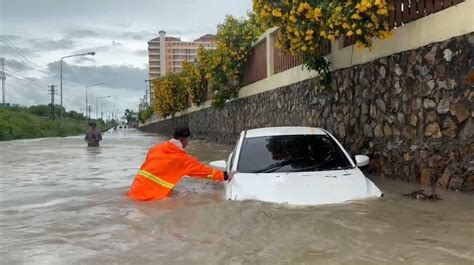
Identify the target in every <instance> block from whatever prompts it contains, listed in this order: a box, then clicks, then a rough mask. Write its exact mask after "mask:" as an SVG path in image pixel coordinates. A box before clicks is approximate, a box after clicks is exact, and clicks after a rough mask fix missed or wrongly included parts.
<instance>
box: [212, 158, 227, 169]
mask: <svg viewBox="0 0 474 265" xmlns="http://www.w3.org/2000/svg"><path fill="white" fill-rule="evenodd" d="M209 165H211V167H214V168H217V169H219V170H226V169H227V162H225V160H217V161H213V162H211V163H209Z"/></svg>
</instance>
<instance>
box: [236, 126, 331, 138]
mask: <svg viewBox="0 0 474 265" xmlns="http://www.w3.org/2000/svg"><path fill="white" fill-rule="evenodd" d="M308 134H309V135H326V132H325V131H324V130H323V129H320V128H314V127H289V126H288V127H267V128H258V129H251V130H247V133H246V135H245V138H255V137H264V136H277V135H308Z"/></svg>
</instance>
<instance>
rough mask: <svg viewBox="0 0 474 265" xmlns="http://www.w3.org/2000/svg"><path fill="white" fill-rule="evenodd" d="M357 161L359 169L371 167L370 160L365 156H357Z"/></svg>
mask: <svg viewBox="0 0 474 265" xmlns="http://www.w3.org/2000/svg"><path fill="white" fill-rule="evenodd" d="M355 161H356V166H357V167H366V166H368V165H369V161H370V158H369V157H368V156H364V155H356V156H355Z"/></svg>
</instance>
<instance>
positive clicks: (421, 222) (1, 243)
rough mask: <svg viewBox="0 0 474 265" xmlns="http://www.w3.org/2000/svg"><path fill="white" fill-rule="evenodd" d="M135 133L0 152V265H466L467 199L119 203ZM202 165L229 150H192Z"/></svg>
mask: <svg viewBox="0 0 474 265" xmlns="http://www.w3.org/2000/svg"><path fill="white" fill-rule="evenodd" d="M162 140H164V139H163V138H161V139H160V138H158V137H156V136H153V135H146V134H142V133H139V132H133V131H130V132H119V133H115V134H105V135H104V141H103V144H102V146H101V147H100V148H95V149H94V148H92V149H91V148H87V147H84V145H85V144H84V142H83V140H82V137H68V138H49V139H38V140H20V141H11V142H0V233H1V234H0V264H473V263H474V197H473V196H472V195H469V194H462V193H456V192H447V191H440V194H441V196H442V198H443V200H441V201H438V202H427V201H414V200H411V199H408V198H405V197H403V196H401V194H403V193H408V192H411V191H413V190H414V189H415V188H417V187H416V186H413V185H409V184H407V183H403V182H397V181H390V180H383V179H375V183H376V184H377V185H379V187H380V188H381V189H382V191H384V193H385V194H386V197H385V198H384V199H382V200H379V201H370V202H358V203H350V204H344V205H332V206H322V207H290V206H285V205H275V204H269V203H262V202H233V201H225V200H223V199H222V197H223V193H224V192H223V186H222V185H221V184H219V183H214V182H209V181H202V180H193V179H185V180H184V181H182V182H181V184H180V185H179V186H178V187H177V191H176V192H175V193H174V194H173V197H171V198H168V199H166V200H164V201H159V202H145V203H143V202H142V203H138V202H133V201H130V200H128V199H127V197H125V193H126V192H127V190H128V188H129V186H130V184H131V182H132V181H133V177H134V175H135V173H136V172H137V169H138V167H139V166H140V164H141V163H142V161H143V159H144V158H145V155H146V152H147V150H148V148H149V147H151V146H152V145H153V144H154V143H156V142H159V141H162ZM188 151H189V152H190V153H192V154H194V155H195V156H197V157H198V158H200V159H201V160H203V161H207V162H209V161H212V160H216V159H222V158H226V157H227V154H228V153H229V152H230V147H226V146H218V145H214V144H206V143H199V142H192V143H191V146H190V147H189V150H188Z"/></svg>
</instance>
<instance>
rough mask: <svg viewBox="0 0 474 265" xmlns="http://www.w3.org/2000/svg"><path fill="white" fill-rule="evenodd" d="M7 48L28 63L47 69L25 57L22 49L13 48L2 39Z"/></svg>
mask: <svg viewBox="0 0 474 265" xmlns="http://www.w3.org/2000/svg"><path fill="white" fill-rule="evenodd" d="M0 40H1V41H2V42H3V43H4V44H5V45H6V46H7V47H9V48H10V50H12V51H14V52H15V53H17V54H18V55H20V56H21V57H23V58H24V59H25V60H26V61H27V62H29V63H31V64H33V65H34V66H36V67H38V68H47V67H46V66H45V65H42V66H41V65H39V64H37V63H35V62H33V61H32V60H31V59H29V58H27V57H26V56H25V55H23V53H22V52H21V50H20V49H18V48H17V47H15V46H13V45H12V44H11V43H10V42H7V41H6V40H5V39H4V38H3V37H2V39H0Z"/></svg>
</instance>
